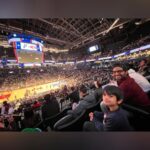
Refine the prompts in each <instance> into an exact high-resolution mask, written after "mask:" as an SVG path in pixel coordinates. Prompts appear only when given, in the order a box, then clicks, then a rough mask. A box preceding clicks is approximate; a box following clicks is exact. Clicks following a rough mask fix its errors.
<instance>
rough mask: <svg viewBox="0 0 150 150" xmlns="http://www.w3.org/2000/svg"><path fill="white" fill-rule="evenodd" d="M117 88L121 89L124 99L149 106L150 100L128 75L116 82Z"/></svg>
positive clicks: (131, 102)
mask: <svg viewBox="0 0 150 150" xmlns="http://www.w3.org/2000/svg"><path fill="white" fill-rule="evenodd" d="M118 85H119V88H120V89H121V90H122V91H123V94H124V100H125V101H126V102H127V103H129V104H133V105H137V106H150V100H149V98H148V96H147V94H146V93H145V92H144V91H143V90H142V89H141V87H140V86H139V85H138V84H137V83H136V82H135V81H134V79H133V78H130V77H129V76H128V77H127V78H125V79H123V80H121V81H120V82H118Z"/></svg>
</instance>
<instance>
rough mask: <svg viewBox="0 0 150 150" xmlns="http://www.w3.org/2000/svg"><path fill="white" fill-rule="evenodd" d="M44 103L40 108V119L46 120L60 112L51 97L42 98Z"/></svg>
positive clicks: (56, 102) (56, 103)
mask: <svg viewBox="0 0 150 150" xmlns="http://www.w3.org/2000/svg"><path fill="white" fill-rule="evenodd" d="M44 100H45V103H44V104H43V106H42V118H43V119H46V118H48V117H51V116H53V115H55V114H57V113H59V112H60V108H59V103H58V101H57V99H56V97H54V96H53V95H50V94H47V95H45V96H44Z"/></svg>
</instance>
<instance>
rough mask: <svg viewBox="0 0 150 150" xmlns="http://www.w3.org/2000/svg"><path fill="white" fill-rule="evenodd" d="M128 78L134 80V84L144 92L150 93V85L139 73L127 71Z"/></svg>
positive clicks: (131, 70)
mask: <svg viewBox="0 0 150 150" xmlns="http://www.w3.org/2000/svg"><path fill="white" fill-rule="evenodd" d="M128 73H129V76H130V77H131V78H133V79H134V80H135V82H136V83H137V84H138V85H139V86H140V87H141V88H142V90H143V91H144V92H148V91H150V83H149V82H148V80H147V79H146V78H145V77H144V76H142V75H141V74H140V73H138V72H135V70H133V69H129V70H128Z"/></svg>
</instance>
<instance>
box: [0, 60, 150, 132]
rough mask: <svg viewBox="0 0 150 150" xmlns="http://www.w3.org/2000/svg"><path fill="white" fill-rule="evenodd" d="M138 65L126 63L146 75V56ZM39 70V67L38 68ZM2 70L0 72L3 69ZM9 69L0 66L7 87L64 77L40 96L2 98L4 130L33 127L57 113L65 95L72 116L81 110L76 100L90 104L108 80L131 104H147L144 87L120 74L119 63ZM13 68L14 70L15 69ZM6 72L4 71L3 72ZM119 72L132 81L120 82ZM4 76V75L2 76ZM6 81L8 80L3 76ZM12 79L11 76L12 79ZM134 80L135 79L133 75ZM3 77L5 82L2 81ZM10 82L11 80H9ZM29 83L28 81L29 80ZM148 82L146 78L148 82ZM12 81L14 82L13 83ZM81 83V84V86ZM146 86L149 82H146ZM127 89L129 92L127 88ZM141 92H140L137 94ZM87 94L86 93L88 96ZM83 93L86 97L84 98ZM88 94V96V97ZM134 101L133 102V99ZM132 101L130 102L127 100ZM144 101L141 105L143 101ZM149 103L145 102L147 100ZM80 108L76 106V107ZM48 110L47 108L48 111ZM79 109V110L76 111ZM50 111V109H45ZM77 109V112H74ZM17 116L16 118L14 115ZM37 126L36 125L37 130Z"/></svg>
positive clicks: (45, 81) (1, 118) (96, 99)
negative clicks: (8, 99) (79, 67)
mask: <svg viewBox="0 0 150 150" xmlns="http://www.w3.org/2000/svg"><path fill="white" fill-rule="evenodd" d="M137 63H138V65H136V64H135V62H130V63H128V65H129V66H130V68H132V69H135V71H138V72H139V74H140V75H141V76H148V75H149V74H150V73H149V67H150V66H149V60H146V59H143V60H141V61H140V62H137ZM112 66H113V68H115V69H121V70H122V72H119V71H120V70H119V71H118V70H117V71H116V70H115V69H113V70H112V69H111V68H112ZM41 70H42V71H41ZM3 71H4V72H3ZM9 71H10V69H2V70H1V77H2V78H3V80H1V82H2V84H1V86H6V85H7V86H8V87H7V88H10V87H11V88H12V89H13V88H16V87H18V88H21V87H26V86H32V85H38V84H43V83H47V82H52V81H58V80H61V79H65V80H66V85H65V86H64V87H62V88H61V89H57V90H55V91H49V92H48V93H44V94H43V95H42V96H40V97H38V96H37V97H34V98H30V99H28V100H27V99H25V98H24V99H20V100H16V101H13V102H10V103H9V101H8V102H7V101H5V102H3V104H1V117H0V128H1V130H8V131H21V130H23V129H26V128H34V126H35V125H36V124H37V123H39V122H40V121H42V120H43V119H45V118H47V117H50V116H53V115H55V114H57V113H59V112H60V111H61V110H62V109H63V108H64V107H65V106H66V105H68V103H65V105H64V106H62V103H63V102H64V101H65V100H68V99H69V103H70V104H71V106H72V111H69V112H68V114H69V115H71V114H73V115H74V116H76V115H77V114H78V113H79V112H80V113H81V112H82V108H84V107H83V106H86V105H84V103H83V106H82V105H81V104H82V103H81V102H80V100H81V97H82V98H83V99H84V100H85V101H88V105H87V106H89V105H90V104H92V103H91V102H90V100H91V99H95V102H97V101H98V100H99V99H101V96H102V91H101V88H102V85H106V84H108V83H109V82H110V84H113V85H117V82H118V85H117V86H119V87H120V89H121V90H122V91H123V92H124V91H125V92H124V94H125V99H128V100H130V102H131V101H133V105H136V104H137V106H138V102H139V104H140V105H142V106H141V107H143V106H145V105H147V104H148V101H149V100H148V98H147V97H146V95H145V91H144V89H142V87H141V86H140V85H138V84H141V83H135V81H136V79H134V80H133V79H132V78H129V77H128V74H129V73H128V74H123V72H124V73H125V72H126V71H127V69H125V68H123V67H121V66H115V67H114V65H113V64H111V65H110V66H108V67H107V68H92V67H91V68H88V69H87V68H84V67H83V68H82V69H78V68H72V69H67V68H65V69H64V68H60V67H46V68H44V67H42V68H33V69H30V73H29V72H27V69H17V68H15V69H14V70H13V71H14V73H13V74H9V73H8V72H9ZM15 71H17V72H15ZM112 71H113V72H115V73H114V75H115V76H114V75H113V74H112ZM6 72H7V73H6ZM119 73H122V76H121V77H125V76H126V79H127V80H129V81H128V82H131V81H130V80H131V79H132V82H134V83H128V82H127V85H128V86H129V87H130V88H129V89H130V90H128V86H127V85H126V86H124V85H122V84H121V83H120V81H118V79H119V78H120V77H119V76H118V74H119ZM130 73H131V72H130ZM5 78H6V79H5ZM9 79H10V81H9V82H8V81H7V80H9ZM12 79H13V80H12ZM23 79H24V80H23ZM113 80H116V81H117V82H114V81H113ZM137 80H138V79H137ZM6 81H7V82H6ZM24 81H25V82H26V84H24V83H23V84H22V85H24V86H20V85H21V83H22V82H24ZM12 82H14V83H13V84H12ZM6 83H7V84H6ZM29 83H32V84H29ZM148 84H149V82H148ZM13 85H14V86H13ZM83 85H84V87H83ZM130 85H132V86H134V87H136V88H133V89H134V90H135V89H138V91H139V92H138V94H139V96H138V98H139V100H137V98H136V97H135V96H132V95H131V93H132V92H131V91H132V90H133V89H132V86H130ZM148 86H149V85H148ZM148 86H147V88H149V89H147V91H146V92H149V90H150V87H148ZM129 91H130V94H128V92H129ZM93 92H94V93H95V94H94V95H95V98H94V97H92V96H91V94H93ZM140 93H142V94H140ZM132 94H137V93H136V91H134V92H133V93H132ZM88 95H90V96H88ZM86 96H87V98H86ZM89 97H92V98H89ZM144 97H145V103H144V101H142V99H143V98H144ZM136 101H137V103H136ZM131 104H132V102H131ZM143 104H144V105H143ZM148 105H149V104H148ZM79 108H80V109H79ZM50 110H51V111H50ZM79 110H80V111H79ZM49 111H50V112H49ZM76 112H77V114H76ZM18 117H19V118H18ZM39 131H40V130H38V129H37V132H39Z"/></svg>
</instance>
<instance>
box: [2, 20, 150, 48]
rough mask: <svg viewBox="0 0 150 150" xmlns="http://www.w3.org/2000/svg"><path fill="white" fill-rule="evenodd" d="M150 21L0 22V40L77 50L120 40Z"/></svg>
mask: <svg viewBox="0 0 150 150" xmlns="http://www.w3.org/2000/svg"><path fill="white" fill-rule="evenodd" d="M146 21H149V19H120V18H116V19H112V18H111V19H105V18H83V19H80V18H49V19H48V18H46V19H43V18H37V19H0V34H1V35H0V39H1V40H2V39H6V37H7V35H8V34H9V33H14V32H15V33H25V34H30V35H33V36H37V37H39V38H41V39H42V40H44V41H45V42H46V44H48V45H52V46H56V47H57V48H60V49H61V48H62V49H76V48H79V47H81V46H83V45H86V44H88V43H91V42H93V41H96V40H104V39H106V37H111V38H113V37H117V36H118V35H119V34H122V33H124V32H126V31H127V30H128V28H130V27H131V26H132V25H133V24H134V25H135V22H137V23H138V22H139V24H142V23H144V22H146Z"/></svg>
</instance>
